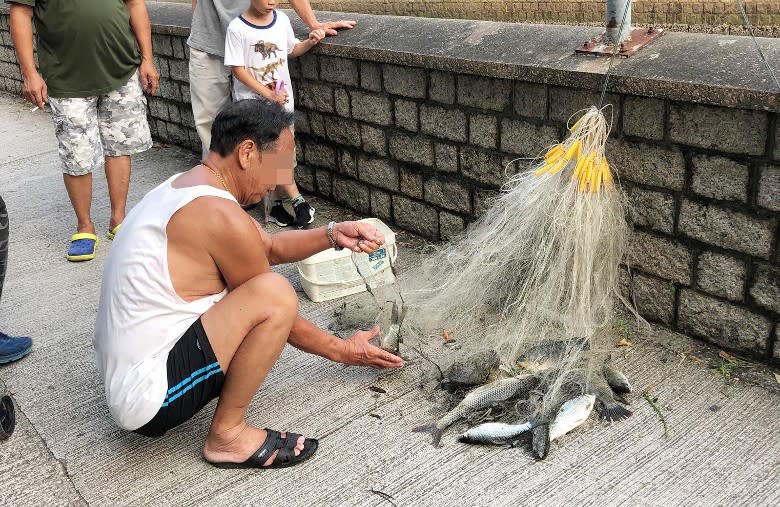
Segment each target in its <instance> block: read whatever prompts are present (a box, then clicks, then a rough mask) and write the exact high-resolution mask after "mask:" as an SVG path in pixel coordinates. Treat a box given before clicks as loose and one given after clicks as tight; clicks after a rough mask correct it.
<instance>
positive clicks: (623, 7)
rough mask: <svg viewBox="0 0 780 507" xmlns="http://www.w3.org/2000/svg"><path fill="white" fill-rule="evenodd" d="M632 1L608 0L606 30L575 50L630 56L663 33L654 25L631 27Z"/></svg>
mask: <svg viewBox="0 0 780 507" xmlns="http://www.w3.org/2000/svg"><path fill="white" fill-rule="evenodd" d="M631 3H632V2H631V0H607V2H606V4H607V6H606V7H607V8H606V13H605V16H604V18H605V23H604V32H603V33H602V34H601V35H599V36H597V37H594V38H593V39H590V40H587V41H585V42H584V43H583V44H582V46H580V47H578V48H577V49H576V50H575V52H576V53H577V54H584V55H594V56H612V54H613V53H616V54H617V55H619V56H624V57H628V56H631V55H633V54H634V53H636V52H637V51H638V50H639V49H640V48H642V47H644V46H646V45H647V44H649V43H650V42H651V41H653V40H655V39H657V38H658V37H660V36H661V35H663V33H664V30H663V29H658V28H655V27H652V26H651V27H649V28H631ZM615 45H618V48H615ZM615 49H617V51H615Z"/></svg>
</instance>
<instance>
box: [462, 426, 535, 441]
mask: <svg viewBox="0 0 780 507" xmlns="http://www.w3.org/2000/svg"><path fill="white" fill-rule="evenodd" d="M533 427H534V421H526V422H524V423H520V424H505V423H500V422H488V423H483V424H480V425H477V426H474V427H473V428H469V429H468V430H466V432H465V433H463V434H462V435H461V436H460V437H458V440H460V441H461V442H464V443H467V444H497V445H498V444H504V443H507V442H510V441H512V440H513V439H515V437H517V436H519V435H521V434H523V433H525V432H527V431H530V430H531V429H532V428H533Z"/></svg>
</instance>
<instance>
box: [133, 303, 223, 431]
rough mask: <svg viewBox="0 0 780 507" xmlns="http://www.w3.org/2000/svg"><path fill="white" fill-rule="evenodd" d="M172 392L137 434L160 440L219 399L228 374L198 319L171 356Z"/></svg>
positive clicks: (169, 373) (170, 381) (170, 387)
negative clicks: (160, 437) (169, 431)
mask: <svg viewBox="0 0 780 507" xmlns="http://www.w3.org/2000/svg"><path fill="white" fill-rule="evenodd" d="M167 369H168V392H167V393H166V395H165V401H164V402H163V404H162V407H160V410H159V411H158V412H157V414H156V415H155V416H154V418H152V420H151V421H149V422H148V423H146V424H144V425H143V426H141V427H140V428H138V429H137V430H135V432H136V433H139V434H141V435H144V436H147V437H159V436H162V435H164V434H165V432H166V431H168V430H169V429H171V428H174V427H176V426H178V425H179V424H181V423H183V422H184V421H186V420H188V419H189V418H190V417H192V416H193V415H195V414H196V413H197V412H198V411H199V410H200V409H202V408H203V407H205V406H206V404H207V403H208V402H210V401H211V400H213V399H214V398H216V397H217V396H219V393H220V392H221V391H222V384H223V383H224V382H225V374H224V373H222V369H221V368H220V367H219V362H217V357H216V356H215V355H214V351H213V350H212V349H211V344H210V343H209V339H208V337H207V336H206V331H205V330H204V329H203V324H202V323H201V322H200V318H198V320H196V321H195V322H194V323H193V324H192V325H191V326H190V327H189V329H187V331H186V332H185V333H184V335H183V336H182V337H181V338H180V339H179V341H178V342H176V345H174V347H173V349H171V351H170V352H169V353H168V368H167Z"/></svg>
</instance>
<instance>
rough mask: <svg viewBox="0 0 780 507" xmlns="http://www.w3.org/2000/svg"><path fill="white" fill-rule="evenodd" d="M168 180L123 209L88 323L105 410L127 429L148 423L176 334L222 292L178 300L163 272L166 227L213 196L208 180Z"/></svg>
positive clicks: (164, 384)
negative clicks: (180, 184)
mask: <svg viewBox="0 0 780 507" xmlns="http://www.w3.org/2000/svg"><path fill="white" fill-rule="evenodd" d="M178 176H179V175H178V174H176V175H174V176H172V177H171V178H169V179H168V180H167V181H166V182H165V183H163V184H162V185H160V186H158V187H157V188H155V189H154V190H152V191H151V192H149V193H148V194H146V196H145V197H144V198H143V199H142V200H141V202H139V203H138V204H137V205H136V206H135V207H134V208H133V209H132V210H131V211H130V213H129V214H128V215H127V218H125V221H124V222H123V223H122V230H121V231H120V232H119V234H117V236H116V239H114V241H113V244H112V246H111V252H110V253H109V254H108V258H107V259H106V264H105V269H104V271H103V284H102V286H101V289H100V304H99V306H98V312H97V321H96V322H95V339H94V345H95V355H96V360H97V366H98V369H99V370H100V371H101V372H102V374H103V381H104V384H105V390H106V400H107V401H108V408H109V409H110V411H111V416H112V417H113V418H114V420H116V422H117V424H118V425H119V426H120V427H122V428H124V429H127V430H135V429H138V428H140V427H141V426H143V425H144V424H146V423H147V422H149V421H151V420H152V418H153V417H154V416H155V414H156V413H157V411H158V410H159V409H160V406H161V405H162V403H163V401H164V399H165V394H166V392H167V390H168V375H167V369H166V362H167V359H168V353H169V352H170V351H171V349H172V348H173V346H174V345H175V344H176V342H177V341H178V340H179V338H181V336H182V335H183V334H184V332H185V331H186V330H187V329H188V328H189V327H190V325H192V323H193V322H195V321H196V320H197V319H198V317H200V316H201V315H203V314H204V313H205V312H206V310H208V309H209V308H211V307H212V306H213V305H214V304H215V303H216V302H217V301H219V300H220V299H222V297H224V295H225V294H226V293H227V291H222V292H221V293H220V294H215V295H213V296H207V297H204V298H201V299H198V300H197V301H191V302H186V301H184V300H183V299H182V298H181V297H180V296H179V295H178V294H177V293H176V291H175V290H174V288H173V283H172V282H171V277H170V274H169V272H168V237H167V232H166V228H167V227H168V221H169V220H170V219H171V217H172V216H173V214H174V213H176V211H178V210H179V209H180V208H182V207H183V206H186V205H187V204H189V203H190V202H192V200H194V199H197V198H198V197H202V196H215V197H222V198H224V199H229V200H231V201H234V202H236V200H235V198H234V197H233V196H232V195H230V194H229V193H228V192H226V191H224V190H219V189H216V188H214V187H211V186H208V185H198V186H194V187H186V188H173V187H172V186H171V184H172V183H173V180H174V179H175V178H177V177H178Z"/></svg>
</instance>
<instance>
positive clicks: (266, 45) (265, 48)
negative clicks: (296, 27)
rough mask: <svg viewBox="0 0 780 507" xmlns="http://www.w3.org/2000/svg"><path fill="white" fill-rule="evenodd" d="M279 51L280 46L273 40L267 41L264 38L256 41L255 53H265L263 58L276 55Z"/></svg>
mask: <svg viewBox="0 0 780 507" xmlns="http://www.w3.org/2000/svg"><path fill="white" fill-rule="evenodd" d="M278 51H279V46H277V45H276V44H274V43H273V42H266V41H264V40H259V41H257V42H255V53H260V54H261V55H263V58H271V57H272V56H276V53H277V52H278Z"/></svg>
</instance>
